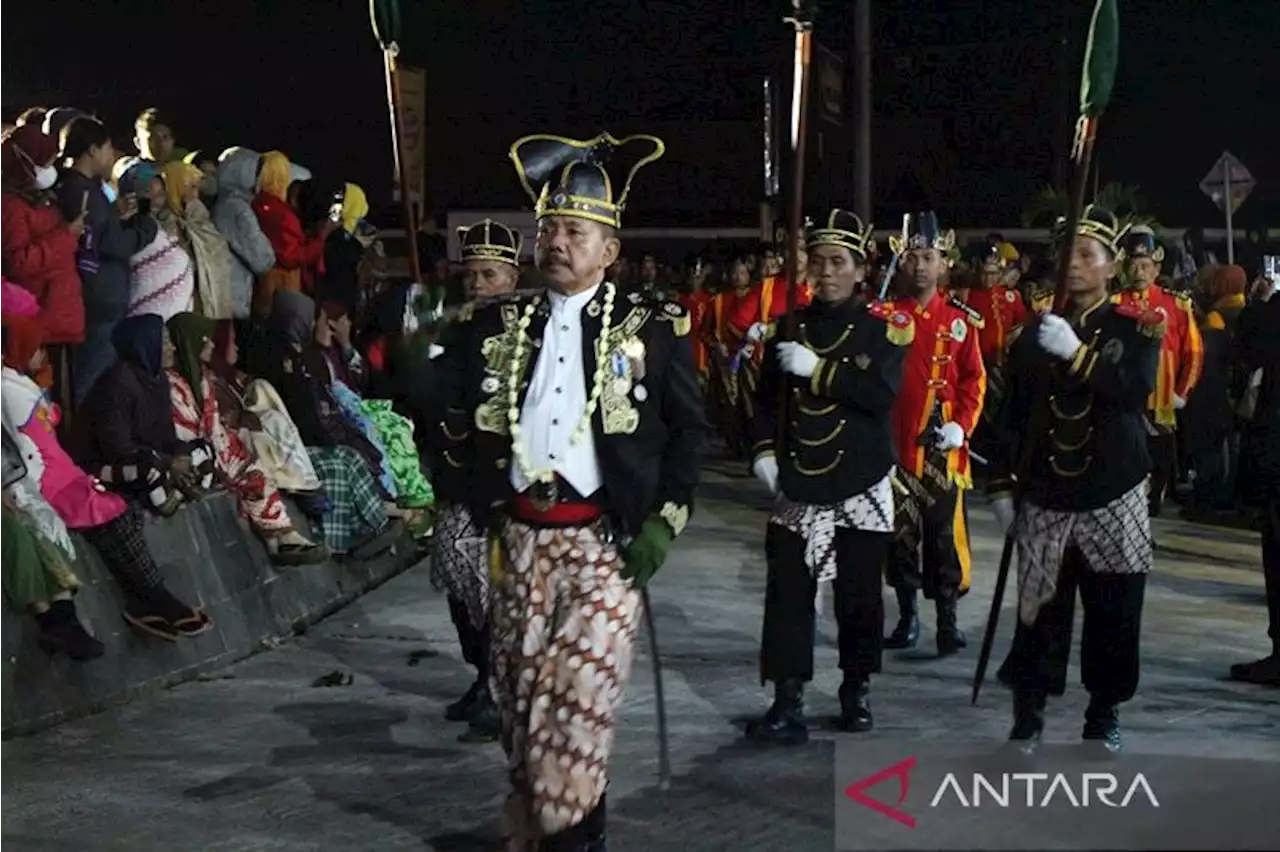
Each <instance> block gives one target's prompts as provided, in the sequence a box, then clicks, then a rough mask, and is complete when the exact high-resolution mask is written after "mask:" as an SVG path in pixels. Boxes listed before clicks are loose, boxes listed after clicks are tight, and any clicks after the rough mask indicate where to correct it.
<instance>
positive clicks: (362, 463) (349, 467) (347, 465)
mask: <svg viewBox="0 0 1280 852" xmlns="http://www.w3.org/2000/svg"><path fill="white" fill-rule="evenodd" d="M314 324H315V303H314V302H312V301H311V299H309V298H308V297H306V296H304V295H302V294H301V293H294V292H290V291H287V290H282V291H278V292H276V294H275V296H274V298H273V307H272V311H271V323H270V326H269V327H268V330H267V342H266V346H265V348H264V354H263V356H262V364H261V370H260V372H261V374H262V376H263V378H265V379H266V380H267V381H269V382H270V383H271V384H272V386H273V387H275V389H276V390H277V391H279V393H280V398H281V399H283V400H284V403H285V406H286V408H287V409H288V412H289V416H290V417H291V418H292V420H293V422H294V424H295V425H296V426H297V427H298V434H299V435H301V436H302V440H303V442H304V443H306V445H307V453H308V455H310V457H311V462H312V464H314V465H315V468H316V472H317V473H318V474H319V475H320V479H321V480H322V481H323V482H324V485H325V490H326V492H327V493H328V497H329V509H328V511H326V512H325V514H324V515H323V517H322V518H321V527H322V528H323V530H324V535H325V544H327V545H328V547H329V550H330V551H331V552H333V553H346V552H347V551H348V550H350V549H352V548H353V547H355V546H356V542H357V541H358V540H359V539H361V537H365V538H370V539H374V541H376V543H377V546H381V544H382V543H383V541H385V543H386V545H387V546H388V547H389V546H390V545H391V544H392V543H393V542H394V538H390V539H384V538H383V536H384V534H387V533H388V531H389V530H390V529H392V527H391V525H390V524H389V523H388V521H387V513H386V506H385V504H384V502H383V501H384V500H386V499H388V498H387V495H386V494H385V493H383V492H382V491H381V489H380V487H379V485H378V480H377V479H376V477H375V475H374V471H376V470H378V469H379V466H380V464H381V461H382V458H381V456H380V455H379V454H378V451H377V449H375V448H374V447H373V445H371V444H370V443H369V441H368V440H367V439H366V438H365V437H364V435H362V434H361V433H360V431H359V430H358V429H356V428H355V427H354V426H352V425H351V424H350V423H348V422H347V420H346V418H344V417H343V415H342V409H341V407H340V406H339V405H338V401H337V400H336V399H334V397H333V394H332V393H331V392H330V390H329V385H328V383H327V382H325V381H322V380H321V379H320V378H318V377H317V376H316V375H315V374H313V373H312V371H311V369H310V368H309V367H308V365H307V362H306V359H305V358H304V350H305V347H306V344H307V343H308V341H310V340H311V337H312V327H313V325H314ZM375 537H376V538H375ZM373 546H374V545H373V544H370V547H373ZM384 549H385V548H384ZM361 550H365V548H364V547H363V546H362V547H361Z"/></svg>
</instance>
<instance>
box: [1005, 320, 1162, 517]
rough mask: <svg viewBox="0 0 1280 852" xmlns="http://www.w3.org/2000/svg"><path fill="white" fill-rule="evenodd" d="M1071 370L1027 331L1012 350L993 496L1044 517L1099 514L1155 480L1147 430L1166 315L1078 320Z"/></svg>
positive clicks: (1030, 326)
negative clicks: (1013, 497)
mask: <svg viewBox="0 0 1280 852" xmlns="http://www.w3.org/2000/svg"><path fill="white" fill-rule="evenodd" d="M1072 325H1073V327H1074V328H1075V330H1076V334H1077V335H1079V337H1080V340H1081V342H1082V344H1083V345H1082V346H1081V347H1080V351H1079V352H1078V353H1077V355H1076V357H1075V358H1074V359H1072V360H1071V361H1069V362H1065V361H1063V360H1061V359H1060V358H1057V357H1055V356H1053V355H1050V354H1049V353H1048V352H1046V351H1044V349H1042V348H1041V347H1040V345H1039V343H1038V342H1037V340H1036V337H1037V333H1036V332H1037V325H1036V324H1035V323H1031V324H1028V325H1027V326H1026V328H1025V330H1024V331H1022V333H1021V334H1019V335H1018V338H1017V340H1015V341H1014V343H1013V345H1012V347H1011V348H1010V350H1009V359H1008V362H1007V364H1006V377H1007V388H1006V391H1005V398H1004V400H1003V402H1002V404H1001V407H1000V411H999V413H998V414H997V416H996V419H995V426H996V433H997V438H998V441H999V447H1000V449H999V452H998V453H997V454H996V457H995V458H992V459H991V464H992V475H991V479H990V480H989V483H988V486H987V488H988V492H989V493H990V494H991V495H992V496H993V497H994V496H1000V495H1002V494H1007V493H1009V492H1011V491H1013V490H1014V488H1015V484H1016V486H1017V488H1019V489H1020V494H1021V495H1022V496H1023V497H1024V498H1025V499H1027V500H1028V501H1030V502H1031V503H1033V504H1035V505H1036V506H1040V507H1043V508H1046V509H1058V510H1064V511H1087V510H1090V509H1098V508H1101V507H1103V506H1105V505H1107V504H1108V503H1110V502H1111V501H1112V500H1115V499H1116V498H1117V497H1120V496H1121V495H1123V494H1124V493H1125V492H1127V491H1129V490H1130V489H1132V488H1133V487H1134V486H1136V485H1138V483H1140V482H1142V480H1143V479H1145V478H1146V476H1147V474H1148V473H1150V471H1151V459H1150V457H1149V456H1148V454H1147V427H1146V425H1145V417H1146V406H1147V397H1148V395H1149V394H1150V393H1151V389H1152V388H1153V387H1154V386H1155V381H1156V367H1157V364H1158V362H1159V357H1160V338H1161V336H1162V335H1163V332H1164V328H1163V325H1162V320H1161V317H1160V316H1159V315H1158V314H1154V313H1153V312H1150V311H1147V312H1144V311H1143V310H1142V309H1140V308H1135V307H1131V306H1128V305H1116V304H1113V303H1112V302H1110V301H1109V300H1103V301H1102V302H1100V303H1099V304H1098V305H1097V306H1095V307H1093V308H1090V309H1088V310H1086V311H1084V312H1083V313H1082V314H1080V315H1079V316H1078V317H1075V318H1074V319H1073V320H1072Z"/></svg>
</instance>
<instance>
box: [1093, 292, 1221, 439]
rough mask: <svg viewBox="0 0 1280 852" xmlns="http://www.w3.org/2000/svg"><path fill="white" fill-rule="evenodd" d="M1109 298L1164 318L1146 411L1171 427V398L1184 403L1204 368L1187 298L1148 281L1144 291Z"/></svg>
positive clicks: (1173, 406) (1172, 405) (1201, 345)
mask: <svg viewBox="0 0 1280 852" xmlns="http://www.w3.org/2000/svg"><path fill="white" fill-rule="evenodd" d="M1112 301H1113V302H1115V303H1116V304H1119V305H1126V304H1133V305H1137V306H1139V307H1141V308H1143V309H1144V310H1152V311H1155V312H1157V313H1159V314H1162V315H1163V316H1164V318H1165V332H1164V341H1163V343H1162V344H1161V346H1160V369H1159V370H1158V372H1157V373H1156V389H1155V390H1154V391H1152V392H1151V396H1150V397H1149V398H1148V399H1147V410H1148V411H1150V412H1151V419H1152V420H1153V421H1154V422H1155V423H1156V424H1157V425H1160V426H1168V427H1170V428H1172V427H1173V426H1175V425H1176V423H1177V419H1176V417H1175V416H1174V411H1175V410H1176V407H1175V405H1174V397H1175V396H1178V397H1181V398H1182V400H1183V401H1184V402H1185V401H1186V400H1187V398H1188V397H1190V396H1191V391H1192V390H1193V389H1194V388H1195V386H1196V382H1198V381H1200V373H1201V371H1202V370H1203V369H1204V341H1203V340H1201V338H1200V329H1199V328H1198V327H1197V325H1196V321H1195V317H1194V316H1192V313H1191V300H1190V299H1189V298H1187V297H1186V296H1183V295H1181V294H1174V293H1171V292H1169V291H1168V290H1166V289H1165V288H1163V287H1161V286H1160V285H1159V284H1152V285H1151V286H1150V287H1147V288H1146V289H1145V290H1125V291H1123V292H1121V293H1118V294H1116V295H1115V296H1113V297H1112Z"/></svg>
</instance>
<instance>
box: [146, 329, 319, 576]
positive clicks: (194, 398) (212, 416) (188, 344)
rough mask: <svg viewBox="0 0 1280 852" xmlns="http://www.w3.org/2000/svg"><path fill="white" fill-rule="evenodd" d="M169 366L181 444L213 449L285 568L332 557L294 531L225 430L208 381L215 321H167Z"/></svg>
mask: <svg viewBox="0 0 1280 852" xmlns="http://www.w3.org/2000/svg"><path fill="white" fill-rule="evenodd" d="M168 327H169V340H170V342H171V343H172V347H170V348H169V349H168V350H167V353H166V354H167V355H169V356H170V357H167V358H166V362H167V363H166V366H167V367H168V369H167V372H168V375H169V388H170V392H171V399H172V400H173V425H174V429H175V431H176V432H177V434H178V440H180V441H187V442H191V441H197V440H202V441H205V442H207V443H208V444H209V446H210V447H211V448H212V449H213V452H214V456H215V459H216V465H217V470H218V474H219V476H220V478H221V479H223V480H224V481H226V482H227V483H228V484H229V485H230V487H231V490H232V492H233V493H234V494H235V496H236V501H237V503H238V505H239V507H240V515H241V516H242V517H243V518H244V519H245V520H246V521H248V522H249V525H250V526H252V527H253V529H254V531H255V532H256V533H257V534H258V535H260V536H261V537H262V538H263V540H264V541H266V543H267V550H268V552H269V553H270V554H271V558H272V559H274V560H275V561H276V562H279V563H281V564H283V565H311V564H315V563H317V562H323V561H324V560H325V559H327V558H328V553H326V552H325V549H324V548H323V547H321V546H320V545H317V544H315V543H314V542H312V541H311V540H310V539H308V538H306V537H305V536H303V535H302V534H300V533H299V532H298V531H297V530H296V529H294V526H293V522H292V521H291V520H290V518H289V510H288V508H287V507H286V506H285V505H284V500H283V499H282V498H281V496H280V492H279V491H278V490H277V489H276V486H275V483H274V482H272V481H271V480H270V479H269V478H268V477H267V474H266V471H265V470H263V468H262V466H261V465H260V464H258V459H257V457H256V456H255V455H254V454H253V451H252V450H251V449H250V448H249V447H248V446H246V445H245V443H244V442H243V441H241V440H240V436H239V434H237V433H236V432H234V431H232V430H229V429H227V428H226V427H225V426H224V425H223V423H222V417H221V416H220V413H219V411H218V397H217V395H216V394H214V392H213V386H212V383H211V382H210V380H209V376H210V371H209V367H208V365H209V362H210V360H211V359H212V357H213V327H214V323H213V320H211V319H209V318H208V317H204V316H201V315H200V314H196V313H185V314H178V315H177V316H176V317H174V318H173V319H171V320H169V323H168Z"/></svg>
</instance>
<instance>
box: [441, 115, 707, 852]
mask: <svg viewBox="0 0 1280 852" xmlns="http://www.w3.org/2000/svg"><path fill="white" fill-rule="evenodd" d="M636 148H642V149H645V152H644V154H643V156H640V157H639V158H638V159H636V160H635V162H634V163H633V165H632V167H631V169H630V170H629V171H628V172H626V173H625V179H622V180H619V179H616V177H611V176H610V174H609V173H608V172H607V171H606V170H605V166H604V162H605V160H606V158H609V157H610V156H611V155H620V154H626V153H628V152H629V151H631V150H635V149H636ZM663 150H664V147H663V144H662V142H661V140H659V139H657V138H656V137H653V136H633V137H629V138H628V139H622V140H619V139H615V138H613V137H612V136H609V135H608V134H601V136H599V137H597V138H596V139H593V140H589V141H579V140H574V139H566V138H564V137H558V136H548V135H537V136H529V137H525V138H524V139H521V140H519V141H517V142H516V143H515V144H514V145H513V146H512V148H511V158H512V160H513V161H514V163H515V166H516V171H517V174H518V176H519V177H520V181H521V183H522V185H523V186H524V188H525V190H526V192H528V193H529V196H530V198H531V199H532V200H533V201H534V205H535V208H534V209H535V214H536V216H537V220H538V242H537V252H536V253H537V259H538V266H539V269H540V270H541V271H542V273H543V274H544V275H545V277H546V280H547V287H548V289H547V291H546V292H545V293H538V294H535V295H532V296H529V297H516V298H513V299H511V300H509V301H504V302H501V303H499V304H495V305H492V306H489V307H486V308H484V309H483V310H480V311H477V312H476V314H475V316H474V318H473V319H472V320H471V321H470V322H469V323H467V324H466V325H467V327H468V331H469V339H467V340H463V341H458V342H456V343H453V344H452V345H450V346H447V347H446V348H445V351H444V353H443V354H442V355H440V357H439V358H438V359H437V360H438V362H442V363H441V368H442V369H441V370H440V372H441V373H442V374H445V375H448V376H450V377H452V380H451V381H450V382H449V385H450V387H448V388H446V389H445V392H444V396H445V398H446V399H447V401H448V402H447V404H448V406H449V407H450V409H451V410H452V411H454V412H461V413H462V414H463V416H464V417H465V420H466V422H465V424H459V425H460V426H461V425H466V427H467V428H469V429H470V431H471V436H470V438H469V441H468V443H467V445H466V447H465V449H463V448H459V449H460V451H462V452H464V453H465V456H466V462H465V463H467V464H469V465H470V470H471V480H470V485H469V491H470V493H471V501H472V506H473V512H476V513H477V515H476V517H477V520H481V518H483V519H484V520H486V521H492V522H494V524H495V526H496V528H497V532H498V537H497V538H496V540H495V542H494V544H495V545H496V550H497V551H498V554H499V558H498V559H496V560H495V562H494V564H493V569H494V570H493V595H492V601H491V606H490V624H491V632H490V642H491V662H492V678H491V686H492V688H493V695H494V698H495V700H496V702H497V705H498V710H499V716H500V719H501V729H502V744H503V748H504V750H505V751H506V754H507V757H508V762H509V763H508V766H509V771H510V780H511V790H510V794H509V795H508V797H507V802H506V806H505V808H504V814H503V816H504V830H505V835H506V848H508V849H510V850H522V852H529V850H540V852H553V850H554V852H561V850H575V852H576V850H584V852H585V850H603V849H604V848H605V788H606V787H607V785H608V758H609V754H610V752H611V751H612V747H613V739H614V728H615V716H616V713H617V710H618V707H619V704H620V703H621V695H622V691H623V689H624V687H625V685H626V682H627V679H628V677H629V676H630V672H631V656H632V647H633V645H634V641H635V637H636V633H637V630H638V628H639V623H640V618H641V616H642V612H641V590H642V588H643V587H644V585H645V583H646V582H648V580H649V579H650V578H651V577H652V576H653V574H654V573H655V572H656V571H657V570H658V569H659V568H660V567H661V566H662V564H663V562H664V560H665V558H666V554H667V551H668V549H669V548H670V546H671V543H672V541H673V540H674V538H675V537H676V536H678V535H679V534H680V533H681V532H683V531H684V529H685V526H686V524H687V523H688V521H689V516H690V514H691V512H692V507H693V492H694V488H695V486H696V485H697V481H698V474H699V467H700V464H701V460H702V455H703V451H704V445H705V440H706V433H707V424H706V421H705V419H704V416H703V404H702V394H701V391H700V390H699V387H698V381H697V376H696V374H695V371H694V367H693V354H692V348H691V346H690V337H689V330H690V329H689V315H688V312H687V311H685V309H684V308H682V307H681V306H680V305H678V304H676V303H674V302H668V301H664V300H660V299H656V298H653V297H648V296H645V295H644V294H641V293H623V292H621V291H620V289H619V287H618V286H617V285H616V284H615V283H614V282H612V281H609V280H606V277H605V270H606V269H608V268H609V266H610V265H612V264H613V263H614V261H615V260H616V259H617V257H618V253H619V251H620V248H621V243H620V241H619V240H618V235H617V234H618V229H619V228H620V227H621V224H622V222H621V217H622V211H623V209H624V207H625V205H626V201H627V196H628V194H629V192H630V188H631V182H632V178H633V177H634V176H635V174H636V172H637V171H638V170H639V169H640V168H641V167H642V166H644V165H645V164H647V163H650V162H653V161H654V160H656V159H658V158H659V157H660V156H662V153H663ZM619 177H620V176H619ZM615 188H620V191H618V192H615Z"/></svg>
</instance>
